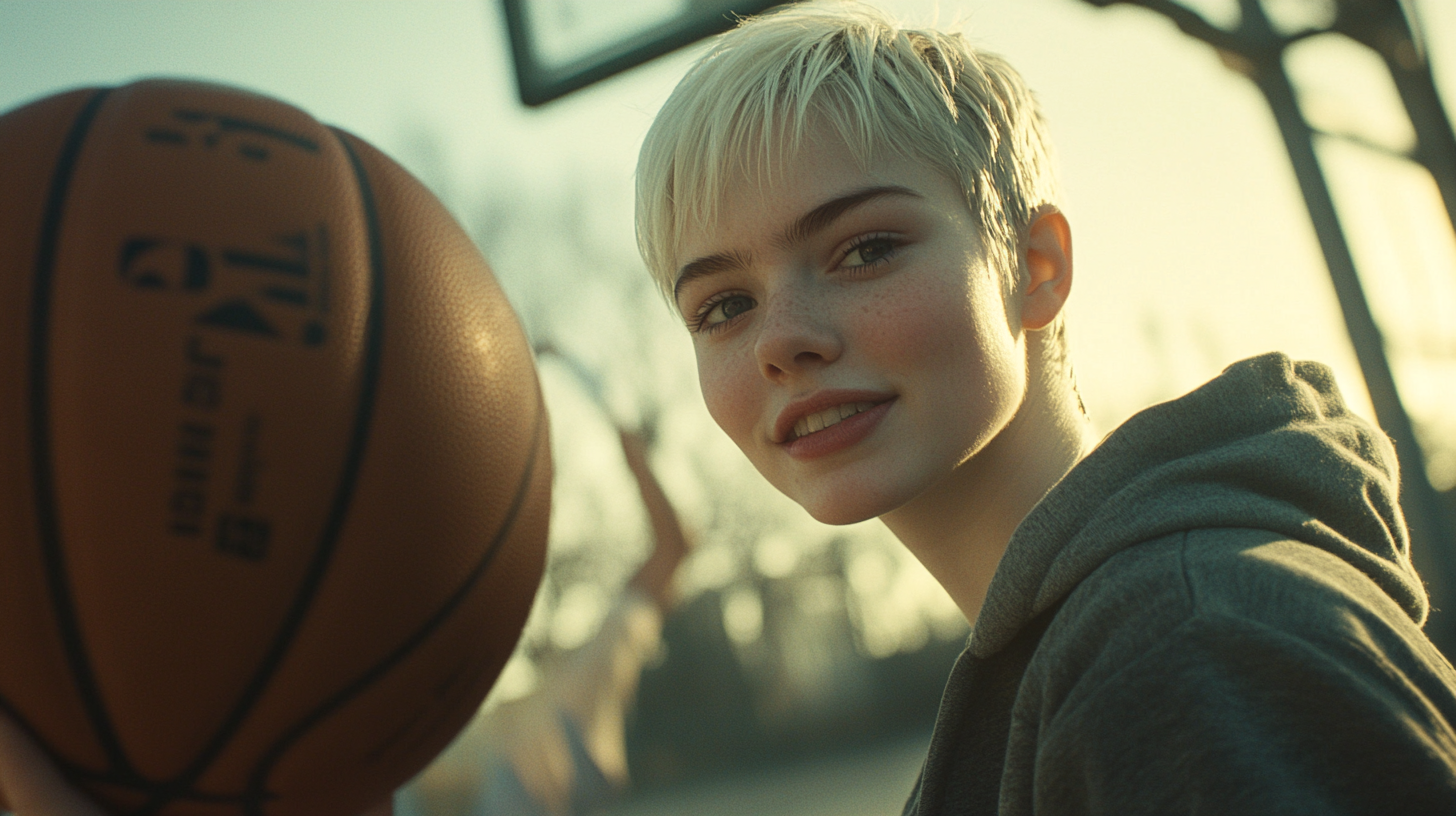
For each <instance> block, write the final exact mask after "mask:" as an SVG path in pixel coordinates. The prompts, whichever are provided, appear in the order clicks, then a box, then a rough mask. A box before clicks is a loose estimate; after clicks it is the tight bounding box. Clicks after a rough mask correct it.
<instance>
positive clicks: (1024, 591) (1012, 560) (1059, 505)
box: [970, 354, 1427, 657]
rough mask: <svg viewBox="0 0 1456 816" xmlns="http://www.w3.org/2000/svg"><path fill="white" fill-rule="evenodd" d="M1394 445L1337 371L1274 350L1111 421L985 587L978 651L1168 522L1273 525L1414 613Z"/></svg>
mask: <svg viewBox="0 0 1456 816" xmlns="http://www.w3.org/2000/svg"><path fill="white" fill-rule="evenodd" d="M1397 473H1398V470H1397V467H1396V460H1395V451H1394V448H1393V447H1392V446H1391V444H1390V440H1389V439H1387V438H1386V436H1385V434H1383V433H1382V432H1380V431H1379V430H1378V429H1375V428H1373V427H1371V426H1370V425H1369V424H1368V423H1366V422H1365V421H1364V420H1362V419H1360V418H1359V417H1356V416H1355V415H1353V414H1351V413H1350V412H1349V410H1348V409H1347V408H1346V407H1345V404H1344V401H1343V400H1342V399H1341V397H1340V394H1339V391H1338V389H1337V388H1336V387H1335V381H1334V376H1333V374H1332V373H1331V372H1330V370H1329V369H1328V368H1327V367H1325V366H1323V365H1321V364H1319V363H1312V362H1294V361H1292V360H1290V359H1289V358H1288V357H1286V356H1285V355H1283V354H1266V355H1263V356H1260V357H1254V358H1251V359H1248V360H1244V361H1242V362H1239V363H1235V364H1234V365H1231V366H1229V367H1228V368H1227V369H1225V370H1224V373H1223V374H1222V375H1220V376H1219V377H1217V378H1216V379H1214V380H1212V381H1210V382H1209V383H1207V384H1205V385H1204V386H1203V387H1201V388H1199V389H1198V390H1196V391H1193V392H1192V393H1190V394H1188V395H1187V396H1184V397H1182V398H1180V399H1176V400H1172V401H1170V402H1165V403H1162V404H1160V405H1155V406H1153V407H1151V408H1148V409H1147V410H1145V411H1142V412H1140V413H1138V414H1136V415H1135V416H1133V417H1132V418H1131V419H1129V420H1128V421H1127V422H1125V423H1123V425H1122V426H1121V427H1119V428H1118V429H1117V430H1116V431H1114V432H1113V433H1111V434H1109V435H1108V436H1107V438H1106V439H1104V440H1103V441H1102V443H1101V444H1100V445H1098V446H1097V448H1096V449H1095V450H1094V451H1093V452H1092V453H1090V454H1089V455H1088V456H1087V457H1086V458H1085V459H1083V460H1082V462H1080V463H1079V464H1078V465H1077V466H1076V467H1074V468H1073V469H1072V470H1071V471H1070V472H1068V473H1067V475H1066V476H1065V477H1064V478H1063V479H1062V480H1061V481H1060V482H1059V483H1058V484H1057V485H1056V486H1055V487H1054V488H1052V490H1051V491H1050V492H1049V493H1048V494H1047V495H1046V497H1045V498H1043V499H1042V501H1041V502H1040V503H1039V504H1038V505H1037V506H1036V507H1035V508H1033V509H1032V511H1031V513H1030V514H1028V515H1027V517H1026V518H1025V519H1024V520H1023V521H1022V523H1021V525H1020V526H1019V527H1018V528H1017V529H1016V532H1015V534H1014V535H1013V536H1012V537H1011V541H1010V543H1009V544H1008V545H1007V548H1006V552H1005V554H1004V555H1003V556H1002V558H1001V563H1000V565H999V566H998V567H997V570H996V574H995V576H994V577H993V578H992V580H991V585H990V588H989V589H988V591H987V594H986V602H985V605H984V606H983V607H982V609H981V614H980V617H979V619H978V620H977V621H976V625H975V629H974V631H973V632H972V634H971V643H970V651H971V653H972V654H973V655H975V656H977V657H987V656H989V655H992V654H994V653H996V652H997V651H999V650H1000V649H1001V648H1002V647H1003V646H1005V645H1006V644H1007V643H1008V642H1009V641H1010V640H1011V639H1012V638H1013V637H1014V636H1015V635H1016V633H1017V632H1018V631H1020V630H1021V628H1022V627H1023V626H1024V625H1025V624H1026V623H1027V621H1029V620H1030V619H1031V618H1032V617H1033V616H1035V615H1036V614H1037V613H1039V612H1041V611H1042V610H1044V609H1046V608H1048V607H1050V606H1051V605H1052V604H1054V603H1056V602H1057V601H1059V600H1061V599H1062V598H1063V597H1065V596H1066V595H1067V594H1068V593H1069V592H1071V591H1072V589H1073V588H1074V587H1075V586H1076V585H1077V583H1078V582H1079V581H1081V580H1082V579H1083V578H1085V577H1086V576H1087V575H1089V574H1090V573H1091V572H1092V571H1093V570H1095V569H1097V567H1099V566H1101V564H1102V563H1103V562H1105V561H1106V560H1107V559H1109V558H1111V557H1112V556H1114V555H1116V554H1117V553H1118V552H1120V551H1122V550H1124V549H1126V548H1128V547H1132V546H1136V545H1137V544H1138V543H1139V542H1143V541H1149V540H1152V539H1155V538H1159V537H1162V536H1165V535H1168V534H1170V533H1178V532H1182V531H1186V530H1194V529H1200V528H1216V527H1246V528H1257V529H1263V530H1269V531H1272V532H1275V533H1278V534H1280V535H1283V536H1285V537H1287V538H1290V539H1294V540H1298V541H1302V542H1304V543H1306V544H1310V545H1312V546H1315V547H1319V548H1320V549H1323V550H1326V551H1328V552H1330V553H1332V554H1334V555H1336V556H1338V557H1339V558H1341V559H1343V560H1345V561H1347V562H1349V563H1350V564H1351V565H1353V566H1354V567H1355V568H1357V569H1359V570H1360V571H1361V572H1363V573H1365V574H1366V575H1368V576H1369V577H1370V579H1371V580H1373V581H1374V582H1375V583H1376V584H1377V585H1378V586H1379V587H1380V588H1381V589H1382V590H1384V591H1385V592H1386V594H1388V595H1389V596H1390V597H1391V598H1392V599H1394V600H1395V601H1396V602H1397V603H1398V604H1399V605H1400V607H1401V608H1402V609H1403V610H1404V611H1405V613H1406V614H1407V615H1409V616H1410V618H1411V620H1413V621H1414V622H1415V623H1416V625H1418V626H1419V625H1421V624H1423V623H1424V622H1425V619H1426V613H1427V601H1426V593H1425V589H1424V587H1423V586H1422V585H1421V582H1420V578H1419V577H1418V576H1417V575H1416V572H1415V569H1414V568H1413V567H1412V566H1411V561H1410V550H1409V541H1408V539H1407V536H1406V529H1405V522H1404V519H1403V517H1402V515H1401V511H1400V504H1399V495H1400V489H1399V484H1398V481H1397V480H1398V476H1397Z"/></svg>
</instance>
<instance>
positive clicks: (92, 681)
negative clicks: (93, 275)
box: [30, 88, 141, 780]
mask: <svg viewBox="0 0 1456 816" xmlns="http://www.w3.org/2000/svg"><path fill="white" fill-rule="evenodd" d="M110 93H111V89H110V88H102V89H100V90H97V91H96V92H95V93H93V94H92V95H91V98H90V99H88V100H87V101H86V104H85V105H84V106H83V107H82V108H81V111H80V113H78V114H77V116H76V119H75V121H74V122H72V124H71V128H70V131H69V132H68V133H67V134H66V141H65V143H64V144H63V145H62V147H61V153H60V155H59V156H58V157H57V161H56V169H55V173H54V175H53V176H52V177H51V186H50V190H49V192H48V194H47V197H46V205H45V214H44V218H43V220H42V221H41V233H40V246H39V247H38V251H37V253H36V263H35V279H34V282H35V291H34V292H33V293H32V295H31V297H32V300H31V327H30V331H31V334H30V355H31V356H30V412H31V417H30V421H31V427H30V432H31V466H32V469H33V470H32V475H33V481H34V485H35V504H36V522H37V533H38V536H39V538H40V543H41V553H42V557H43V558H44V560H45V574H46V585H47V589H48V590H49V591H50V596H51V604H52V606H53V609H54V612H55V615H56V626H57V628H58V629H59V630H60V636H61V640H62V645H63V648H64V649H65V653H66V662H67V664H68V665H69V666H70V669H71V676H72V679H73V680H74V681H75V683H76V687H77V688H76V691H77V693H78V694H79V695H80V697H81V705H82V706H83V708H84V709H85V711H86V717H87V719H89V720H90V721H91V728H92V730H93V731H94V733H95V736H96V738H97V740H98V741H100V743H101V749H102V751H103V753H105V754H106V757H107V761H108V762H109V763H110V765H111V772H112V773H117V774H121V775H123V776H127V777H133V778H136V779H138V780H140V779H141V777H140V776H139V775H138V774H137V772H136V770H135V768H133V767H132V764H131V761H130V760H129V759H128V758H127V756H126V751H125V749H124V748H123V747H122V745H121V741H120V740H119V739H118V738H117V736H116V729H115V727H114V726H113V724H112V722H111V717H110V715H109V714H108V713H107V711H106V703H105V701H104V700H103V699H102V697H101V691H100V688H99V687H98V686H97V683H96V675H95V672H93V671H92V668H91V661H90V658H89V656H88V654H87V650H86V644H85V642H84V640H83V638H82V636H81V627H80V623H79V621H78V620H77V618H76V610H75V598H74V597H73V595H72V593H71V585H70V580H69V576H68V574H67V572H66V564H65V553H64V549H63V545H62V542H61V532H60V525H59V523H58V521H57V512H58V509H57V502H56V496H55V484H54V480H55V468H54V463H53V462H52V461H51V456H52V451H51V425H50V410H51V406H50V394H49V388H50V360H49V354H50V324H51V308H52V302H51V295H52V292H51V287H52V285H53V282H54V280H55V264H56V244H57V243H58V242H59V240H60V233H61V220H62V219H63V218H64V216H65V206H66V197H67V195H68V194H69V192H70V186H71V178H72V175H73V174H74V172H75V169H76V163H77V162H78V161H79V159H80V155H81V150H82V148H83V147H84V143H85V141H86V138H87V137H88V136H89V135H90V131H91V125H92V123H93V122H94V121H95V119H96V115H97V113H98V112H99V111H100V109H101V105H102V103H103V102H105V100H106V98H107V96H108V95H109V94H110Z"/></svg>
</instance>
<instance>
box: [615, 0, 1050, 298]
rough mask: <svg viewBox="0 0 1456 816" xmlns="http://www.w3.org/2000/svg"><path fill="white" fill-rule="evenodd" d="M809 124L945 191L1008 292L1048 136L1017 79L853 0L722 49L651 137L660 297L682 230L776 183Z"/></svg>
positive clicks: (1044, 194) (645, 249)
mask: <svg viewBox="0 0 1456 816" xmlns="http://www.w3.org/2000/svg"><path fill="white" fill-rule="evenodd" d="M821 123H823V124H824V125H826V126H828V127H830V128H832V129H833V132H835V133H836V134H837V135H838V136H839V137H840V138H841V139H843V141H844V143H845V144H846V145H847V146H848V148H849V150H850V152H851V153H852V154H853V155H854V157H855V159H856V160H857V161H859V162H860V164H861V165H862V166H865V167H868V166H870V163H871V162H873V161H875V160H876V159H878V158H881V157H884V156H889V155H906V156H910V157H912V158H914V159H916V160H918V161H922V162H925V163H926V164H927V165H929V166H931V167H934V168H936V169H938V170H939V171H940V172H942V173H944V174H945V176H946V177H947V178H950V179H952V180H954V181H956V182H957V183H958V184H959V185H960V188H961V190H962V192H963V194H964V195H965V198H966V203H967V205H968V206H969V207H970V209H971V211H972V212H973V213H975V215H976V218H977V220H978V222H979V225H980V228H981V235H982V236H983V238H982V239H983V241H984V242H985V247H986V251H987V253H988V255H989V256H990V259H991V260H992V262H993V263H996V264H997V265H998V266H999V268H1000V269H1001V270H1002V271H1003V273H1004V277H1005V285H1006V287H1007V290H1008V292H1009V291H1010V290H1011V289H1012V288H1013V287H1015V286H1016V283H1017V278H1018V276H1019V272H1018V264H1017V262H1016V260H1015V259H1016V258H1017V252H1016V250H1017V241H1018V240H1019V237H1018V236H1019V235H1020V232H1021V231H1022V230H1023V229H1024V228H1025V227H1026V226H1027V225H1028V224H1029V223H1030V222H1031V219H1032V217H1033V215H1034V214H1035V213H1036V210H1037V208H1038V207H1041V206H1042V205H1044V204H1054V203H1056V202H1057V200H1058V190H1057V182H1056V178H1055V172H1054V170H1053V162H1052V157H1051V144H1050V141H1049V139H1048V136H1047V129H1046V125H1045V124H1044V122H1043V119H1042V116H1041V113H1040V111H1039V110H1038V107H1037V103H1036V100H1035V99H1034V98H1033V96H1032V94H1031V91H1030V90H1029V89H1028V88H1027V87H1026V85H1025V83H1024V82H1023V81H1022V79H1021V77H1020V75H1018V74H1017V73H1016V71H1015V70H1014V69H1012V67H1011V66H1010V65H1009V64H1007V62H1006V61H1005V60H1003V59H1002V58H1000V57H998V56H995V55H993V54H987V53H984V52H980V51H977V50H976V49H974V48H972V47H971V45H970V44H969V43H968V42H967V41H966V39H965V38H964V37H963V36H962V35H960V34H955V33H946V32H940V31H933V30H923V31H920V30H910V29H905V28H901V27H900V26H898V25H897V24H896V23H895V22H893V21H892V20H891V19H890V18H889V17H887V16H886V15H885V14H884V13H883V12H881V11H879V10H878V9H875V8H873V7H870V6H867V5H864V4H861V3H857V2H837V3H807V4H795V5H790V6H787V7H784V8H782V9H780V10H778V11H775V12H771V13H768V14H765V15H762V16H759V17H754V18H750V19H747V20H745V21H743V22H742V23H740V25H739V26H738V27H737V28H736V29H734V30H732V31H730V32H728V33H726V34H724V35H722V36H721V37H719V38H718V39H717V40H716V41H715V43H714V45H713V48H712V50H711V51H709V52H708V54H707V55H705V56H704V57H703V58H702V59H700V60H699V61H698V62H697V63H696V64H695V65H694V66H693V67H692V68H691V69H690V70H689V71H688V73H687V75H686V76H685V77H683V79H682V81H681V82H680V83H678V86H677V88H676V90H674V91H673V93H672V96H671V97H669V98H668V100H667V103H666V104H664V105H663V107H662V110H661V112H660V113H658V115H657V118H656V120H655V121H654V122H653V124H652V128H651V129H650V130H649V131H648V134H647V138H646V139H645V140H644V142H643V144H642V152H641V154H640V156H639V157H638V162H637V242H638V247H639V249H640V250H641V252H642V257H643V260H644V261H645V262H646V264H647V268H648V271H649V272H650V273H651V274H652V276H653V278H654V279H655V280H656V281H657V283H658V284H659V286H661V288H662V290H663V292H664V294H666V295H667V296H668V298H669V300H671V293H672V289H673V284H674V282H675V278H676V274H677V273H676V269H675V268H674V264H675V263H676V261H675V258H676V257H677V254H678V251H679V247H680V244H681V241H682V237H683V235H684V233H685V232H686V231H687V230H688V229H706V228H708V227H709V225H711V224H712V222H713V219H714V218H715V209H716V202H717V201H718V200H719V199H720V198H721V197H722V195H723V193H724V191H725V188H726V187H727V185H729V184H731V183H733V182H735V181H737V180H739V179H745V178H749V177H750V176H751V175H752V174H753V173H755V172H756V173H767V172H773V169H772V168H774V167H775V166H776V165H777V164H778V163H779V162H782V161H783V160H784V159H785V158H790V159H791V157H792V155H793V153H794V152H795V151H796V150H797V149H798V148H799V146H800V144H801V143H802V141H803V138H804V134H805V131H806V129H808V128H810V127H818V126H820V124H821ZM780 166H781V165H780Z"/></svg>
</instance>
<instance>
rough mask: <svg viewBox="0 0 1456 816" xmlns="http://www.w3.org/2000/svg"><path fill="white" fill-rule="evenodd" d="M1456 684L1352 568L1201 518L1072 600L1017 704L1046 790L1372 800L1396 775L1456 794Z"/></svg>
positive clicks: (1092, 579)
mask: <svg viewBox="0 0 1456 816" xmlns="http://www.w3.org/2000/svg"><path fill="white" fill-rule="evenodd" d="M1453 687H1456V674H1453V672H1452V670H1451V667H1450V664H1449V663H1447V662H1446V660H1445V659H1444V658H1443V657H1442V656H1441V655H1440V653H1439V652H1437V651H1436V650H1435V648H1434V647H1433V646H1431V644H1430V643H1429V641H1427V640H1426V639H1425V637H1424V635H1422V633H1421V631H1420V629H1419V627H1417V626H1416V624H1415V623H1414V622H1413V621H1412V620H1411V619H1410V618H1409V617H1408V616H1407V615H1406V614H1405V613H1404V612H1403V611H1402V610H1401V609H1400V607H1399V606H1398V605H1397V604H1396V603H1395V602H1394V601H1392V600H1391V599H1390V598H1389V597H1388V596H1386V595H1385V594H1384V593H1383V592H1381V591H1380V590H1379V588H1378V587H1377V586H1376V585H1375V584H1374V582H1373V581H1371V580H1370V579H1369V578H1367V577H1366V576H1365V575H1364V574H1363V573H1362V572H1360V571H1359V570H1358V569H1356V568H1355V567H1353V566H1351V565H1349V564H1348V563H1346V562H1344V561H1343V560H1341V559H1340V558H1338V557H1336V556H1334V555H1332V554H1330V553H1328V552H1325V551H1323V550H1320V549H1318V548H1315V547H1312V546H1309V545H1307V544H1303V543H1300V542H1296V541H1290V540H1287V539H1284V538H1282V537H1280V536H1278V535H1276V534H1273V533H1269V532H1267V531H1260V530H1248V529H1218V530H1199V531H1193V532H1188V533H1179V534H1175V535H1170V536H1165V537H1163V538H1161V539H1158V540H1155V541H1152V542H1148V543H1146V544H1143V545H1138V546H1136V547H1133V548H1130V549H1128V550H1126V551H1124V552H1122V553H1120V554H1118V555H1117V556H1115V557H1114V558H1112V559H1109V560H1108V561H1107V562H1106V563H1105V564H1104V565H1102V566H1101V567H1100V568H1099V569H1098V570H1097V571H1095V572H1094V573H1093V574H1092V575H1090V576H1089V577H1088V578H1087V579H1086V580H1085V581H1084V582H1083V583H1082V584H1081V585H1080V586H1079V587H1078V588H1077V590H1076V591H1074V592H1073V593H1072V594H1071V595H1070V596H1069V597H1068V599H1067V601H1066V603H1065V605H1064V607H1063V609H1062V611H1061V613H1059V614H1058V615H1057V619H1056V621H1055V622H1054V623H1053V625H1052V627H1051V628H1049V629H1048V631H1047V635H1046V638H1045V639H1044V640H1043V642H1042V648H1040V649H1039V650H1038V652H1037V655H1036V657H1035V658H1034V659H1033V661H1032V664H1031V666H1030V667H1029V669H1028V673H1027V676H1026V683H1025V685H1024V686H1023V689H1022V692H1023V694H1022V696H1021V697H1019V698H1018V702H1017V714H1016V716H1017V719H1018V721H1019V722H1018V724H1019V726H1020V729H1019V730H1021V731H1022V735H1023V737H1027V736H1031V735H1034V736H1032V742H1034V744H1035V746H1036V748H1035V753H1036V759H1035V763H1036V767H1037V769H1038V770H1037V776H1038V784H1037V786H1036V787H1037V788H1038V790H1041V789H1042V788H1043V785H1042V782H1043V781H1049V780H1051V779H1060V782H1058V783H1057V784H1058V785H1060V786H1061V787H1064V788H1065V787H1067V786H1068V785H1071V786H1072V787H1076V786H1078V785H1082V786H1085V785H1099V786H1102V788H1103V789H1102V790H1101V793H1100V794H1099V795H1106V796H1113V797H1114V798H1116V797H1117V796H1119V795H1127V796H1130V797H1132V798H1131V799H1129V801H1139V800H1138V798H1137V797H1138V796H1143V797H1144V799H1142V800H1141V801H1145V802H1146V801H1154V800H1156V799H1157V797H1159V796H1162V797H1171V798H1167V799H1166V802H1167V804H1169V805H1170V806H1172V805H1173V804H1174V803H1175V802H1180V801H1184V799H1186V797H1188V796H1195V797H1204V798H1205V799H1207V800H1208V801H1210V802H1212V801H1223V802H1224V803H1225V804H1230V803H1232V802H1233V800H1229V799H1226V798H1221V797H1226V796H1230V795H1233V794H1232V793H1231V792H1232V791H1235V790H1243V791H1245V793H1240V794H1238V796H1237V797H1235V798H1238V797H1243V796H1245V795H1246V794H1247V795H1255V794H1257V795H1260V796H1275V797H1276V798H1277V797H1284V796H1287V797H1292V798H1290V799H1289V801H1290V802H1296V803H1299V802H1302V803H1304V804H1305V805H1309V804H1312V803H1314V802H1317V801H1323V800H1322V799H1321V797H1326V798H1328V801H1327V802H1326V804H1328V805H1331V806H1335V805H1336V803H1339V806H1338V807H1337V808H1336V809H1339V808H1343V807H1345V806H1346V805H1351V804H1359V803H1363V805H1361V807H1357V808H1355V809H1356V810H1359V809H1361V808H1362V807H1363V806H1364V805H1371V804H1372V803H1374V802H1376V801H1377V800H1378V799H1379V797H1380V796H1387V795H1391V794H1390V791H1388V790H1386V789H1387V788H1392V787H1393V786H1397V785H1398V786H1402V787H1403V788H1404V789H1405V790H1407V792H1408V793H1407V794H1402V795H1403V796H1409V797H1415V798H1413V799H1408V800H1407V801H1408V803H1409V804H1412V805H1416V804H1421V803H1424V806H1429V805H1431V804H1432V803H1433V802H1436V801H1439V802H1441V803H1442V806H1443V807H1447V806H1449V807H1452V808H1456V733H1453V731H1452V729H1451V726H1450V724H1449V722H1450V719H1451V718H1452V717H1456V695H1453ZM1108 763H1116V765H1115V768H1113V767H1111V766H1109V765H1108ZM1099 769H1100V770H1099ZM1114 771H1115V772H1114ZM1382 780H1384V781H1382ZM1074 783H1075V784H1074ZM1266 788H1267V790H1266ZM1048 790H1050V789H1048ZM1139 791H1141V793H1139ZM1119 792H1120V793H1119ZM1084 793H1087V794H1091V793H1092V792H1091V791H1084ZM1428 795H1429V796H1434V797H1437V798H1435V799H1421V798H1420V797H1422V796H1428ZM1146 797H1153V799H1148V798H1146ZM1330 797H1332V798H1330ZM1397 798H1399V797H1397ZM1239 801H1242V802H1244V804H1250V803H1252V802H1254V801H1258V800H1257V799H1239ZM1268 801H1274V800H1266V802H1268ZM1175 809H1176V808H1175ZM1276 809H1277V808H1276ZM1412 812H1418V811H1412Z"/></svg>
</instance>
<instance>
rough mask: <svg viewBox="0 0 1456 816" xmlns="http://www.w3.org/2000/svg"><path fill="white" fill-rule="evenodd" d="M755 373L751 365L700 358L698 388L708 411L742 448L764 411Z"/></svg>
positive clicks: (760, 389)
mask: <svg viewBox="0 0 1456 816" xmlns="http://www.w3.org/2000/svg"><path fill="white" fill-rule="evenodd" d="M756 374H757V372H756V371H755V369H754V368H753V367H752V366H750V365H744V364H741V363H738V364H735V363H734V361H731V360H718V359H704V357H703V355H699V357H698V387H699V388H701V389H702V392H703V402H704V404H706V405H707V407H708V413H709V414H710V415H711V416H712V417H713V421H715V422H717V423H718V427H720V428H722V429H723V431H724V432H725V433H727V434H728V437H729V438H730V439H732V440H733V441H734V442H736V443H738V445H739V446H740V447H742V446H743V444H744V442H745V440H747V439H748V438H749V437H750V436H751V435H752V433H753V429H754V427H755V425H756V423H757V422H758V420H759V419H760V414H761V412H762V410H763V404H762V403H763V398H762V397H763V395H762V394H761V393H760V392H761V391H762V388H760V387H758V386H759V384H758V383H757V382H756V380H757V379H758V378H757V376H756Z"/></svg>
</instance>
